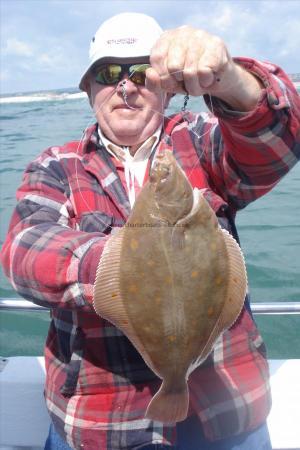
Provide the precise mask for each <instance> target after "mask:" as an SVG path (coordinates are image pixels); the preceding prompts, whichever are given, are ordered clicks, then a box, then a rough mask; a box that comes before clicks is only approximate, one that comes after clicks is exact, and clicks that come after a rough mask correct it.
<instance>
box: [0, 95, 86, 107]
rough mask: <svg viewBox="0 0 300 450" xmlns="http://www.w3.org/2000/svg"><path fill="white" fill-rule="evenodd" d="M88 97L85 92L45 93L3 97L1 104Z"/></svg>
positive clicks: (0, 99) (0, 100)
mask: <svg viewBox="0 0 300 450" xmlns="http://www.w3.org/2000/svg"><path fill="white" fill-rule="evenodd" d="M86 97H87V95H86V93H85V92H76V93H71V94H70V93H68V92H62V93H59V94H58V93H54V92H46V93H45V92H43V93H36V94H27V95H13V96H11V97H1V98H0V104H4V103H7V104H10V103H32V102H53V101H61V100H78V99H82V98H86Z"/></svg>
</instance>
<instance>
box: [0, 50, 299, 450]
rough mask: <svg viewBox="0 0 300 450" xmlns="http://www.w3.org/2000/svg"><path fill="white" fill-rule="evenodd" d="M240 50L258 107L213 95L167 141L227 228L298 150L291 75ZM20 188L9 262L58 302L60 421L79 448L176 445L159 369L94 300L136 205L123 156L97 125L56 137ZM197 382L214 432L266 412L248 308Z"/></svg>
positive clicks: (53, 397) (249, 425)
mask: <svg viewBox="0 0 300 450" xmlns="http://www.w3.org/2000/svg"><path fill="white" fill-rule="evenodd" d="M240 62H241V63H243V65H244V66H245V67H246V68H248V70H250V71H252V72H254V73H256V74H257V76H259V77H260V78H261V79H262V81H263V83H264V86H265V89H264V90H263V91H262V95H261V99H260V101H259V103H258V105H257V107H256V109H255V110H254V111H251V112H249V113H235V112H233V111H229V110H227V109H226V107H225V106H224V105H223V104H221V103H220V102H218V101H217V99H214V108H213V112H214V115H212V114H208V113H203V114H198V115H196V114H191V113H187V114H184V113H182V114H179V115H176V116H174V117H172V118H169V119H167V120H166V121H165V124H164V129H163V130H164V132H163V134H162V136H161V139H160V143H159V145H158V149H157V151H160V150H161V149H163V148H166V147H168V148H171V149H172V150H173V152H174V154H175V156H176V158H177V160H178V161H179V163H180V165H181V166H182V168H183V170H184V171H185V173H186V174H187V176H188V177H189V179H190V181H191V183H192V185H193V186H194V187H199V188H201V189H204V192H205V196H206V198H207V200H208V201H209V202H210V204H211V206H212V207H213V209H214V210H215V212H216V215H217V217H218V219H219V221H220V224H221V225H222V226H223V227H226V228H227V229H229V231H230V232H234V222H233V219H234V216H235V213H236V211H237V210H239V209H241V208H243V207H245V206H246V205H247V204H248V203H249V202H251V201H253V200H255V199H256V198H258V197H260V196H261V195H263V194H265V193H266V192H268V191H269V190H270V189H271V188H272V187H273V186H274V185H275V184H276V183H277V182H278V181H279V180H280V178H282V177H283V175H285V174H286V173H287V172H288V171H289V169H290V168H291V167H292V166H293V165H294V164H295V163H296V161H297V159H299V157H300V143H299V141H300V133H299V128H300V102H299V97H298V95H297V93H296V91H295V89H294V87H293V85H292V84H291V82H290V81H289V80H288V78H287V77H286V75H285V74H284V73H283V72H282V71H281V70H280V69H279V68H278V67H275V66H273V65H271V64H262V63H258V62H255V61H253V60H250V59H243V60H240ZM149 165H150V162H149ZM17 196H18V205H17V207H16V209H15V212H14V214H13V217H12V220H11V224H10V229H9V233H8V236H7V239H6V242H5V244H4V247H3V253H2V262H3V266H4V269H5V271H6V274H7V276H8V277H9V278H10V280H11V283H12V284H13V286H14V288H15V289H16V290H17V291H18V293H19V294H20V295H22V296H23V297H25V298H27V299H30V300H32V301H34V302H35V303H38V304H40V305H44V306H49V307H51V318H52V320H51V325H50V330H49V335H48V338H47V343H46V349H45V358H46V368H47V379H46V389H45V396H46V402H47V406H48V409H49V411H50V414H51V417H52V420H53V422H54V424H55V426H56V428H57V430H58V431H59V432H60V434H61V435H63V436H65V437H66V439H67V441H68V443H69V444H70V445H71V446H72V447H73V448H76V449H79V448H86V449H88V450H96V449H97V450H98V449H101V450H104V449H111V450H112V449H114V450H117V449H118V450H119V449H129V448H135V447H138V446H142V445H145V444H150V443H164V444H173V443H174V442H176V426H175V425H174V426H170V425H168V426H164V425H163V424H162V423H159V422H152V421H149V420H147V419H145V417H144V413H145V410H146V407H147V405H148V403H149V401H150V399H151V397H152V395H153V393H154V392H155V391H156V390H157V389H158V387H159V385H160V380H158V379H157V378H156V376H155V375H154V374H153V373H152V372H151V370H150V369H148V367H147V366H146V365H145V363H144V361H143V360H142V358H141V356H140V355H139V354H138V353H137V351H136V350H135V349H134V347H133V346H132V345H131V343H130V342H129V341H128V339H127V338H126V337H125V336H124V335H123V334H122V333H121V332H120V331H119V330H118V329H116V328H115V327H114V326H113V325H111V324H110V323H108V322H107V321H105V320H103V319H101V318H100V317H98V316H97V315H96V314H95V312H94V311H93V307H92V293H93V284H94V281H95V273H96V268H97V264H98V261H99V258H100V255H101V252H102V249H103V246H104V244H105V242H106V240H107V239H108V238H109V235H110V233H111V231H112V230H113V229H114V227H120V226H122V225H123V224H124V223H125V221H126V219H127V217H128V215H129V213H130V205H129V201H128V197H127V194H126V189H125V182H124V173H123V168H122V166H121V165H118V164H115V163H114V160H113V157H112V156H111V155H109V154H108V152H107V151H106V150H105V149H104V147H103V146H102V145H101V142H98V139H97V133H96V126H94V127H92V128H91V129H89V130H87V131H86V133H85V135H84V137H83V140H82V141H81V142H70V143H68V144H66V145H64V146H62V147H52V148H49V149H47V150H46V151H45V152H44V153H43V154H42V155H41V156H39V157H38V158H37V159H36V160H35V161H33V162H32V163H31V164H30V165H29V166H28V168H27V170H26V172H25V175H24V180H23V184H22V185H21V187H20V188H19V190H18V194H17ZM246 306H247V305H246ZM189 388H190V413H196V414H197V415H198V416H199V418H200V420H201V423H202V426H203V428H204V431H205V434H206V436H207V437H208V438H209V439H218V438H222V437H226V436H228V435H233V434H238V433H241V432H243V431H246V430H251V429H253V428H254V427H256V426H258V425H259V424H261V423H262V422H263V421H264V420H265V418H266V416H267V414H268V411H269V409H270V392H269V384H268V365H267V361H266V356H265V352H264V345H263V342H262V339H261V337H260V335H259V333H258V331H257V329H256V326H255V324H254V322H253V320H252V318H251V314H250V312H249V308H248V307H245V308H244V309H243V311H242V313H241V315H240V317H239V319H238V321H237V322H236V323H235V324H234V326H232V327H231V328H230V329H229V330H228V331H226V332H225V333H224V334H223V335H222V336H221V337H220V338H219V339H218V341H217V343H216V346H215V348H214V350H213V352H212V353H211V355H210V356H209V357H208V358H207V360H206V361H205V362H204V363H203V364H202V365H201V366H200V367H199V368H198V369H196V370H195V371H194V372H193V373H192V374H191V376H190V380H189Z"/></svg>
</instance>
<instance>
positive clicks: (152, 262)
mask: <svg viewBox="0 0 300 450" xmlns="http://www.w3.org/2000/svg"><path fill="white" fill-rule="evenodd" d="M147 264H148V266H149V267H153V266H155V262H154V261H152V259H150V260H149V261H148V262H147Z"/></svg>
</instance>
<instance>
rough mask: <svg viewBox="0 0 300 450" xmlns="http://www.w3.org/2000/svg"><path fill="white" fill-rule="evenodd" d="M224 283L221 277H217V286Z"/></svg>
mask: <svg viewBox="0 0 300 450" xmlns="http://www.w3.org/2000/svg"><path fill="white" fill-rule="evenodd" d="M222 281H223V278H222V277H220V276H218V277H216V280H215V283H216V285H217V286H220V284H221V283H222Z"/></svg>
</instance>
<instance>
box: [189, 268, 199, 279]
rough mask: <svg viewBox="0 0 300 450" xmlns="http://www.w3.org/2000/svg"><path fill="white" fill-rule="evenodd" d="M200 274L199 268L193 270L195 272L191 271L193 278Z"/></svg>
mask: <svg viewBox="0 0 300 450" xmlns="http://www.w3.org/2000/svg"><path fill="white" fill-rule="evenodd" d="M198 275H199V272H198V270H193V272H192V273H191V277H192V278H196V277H197V276H198Z"/></svg>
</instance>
